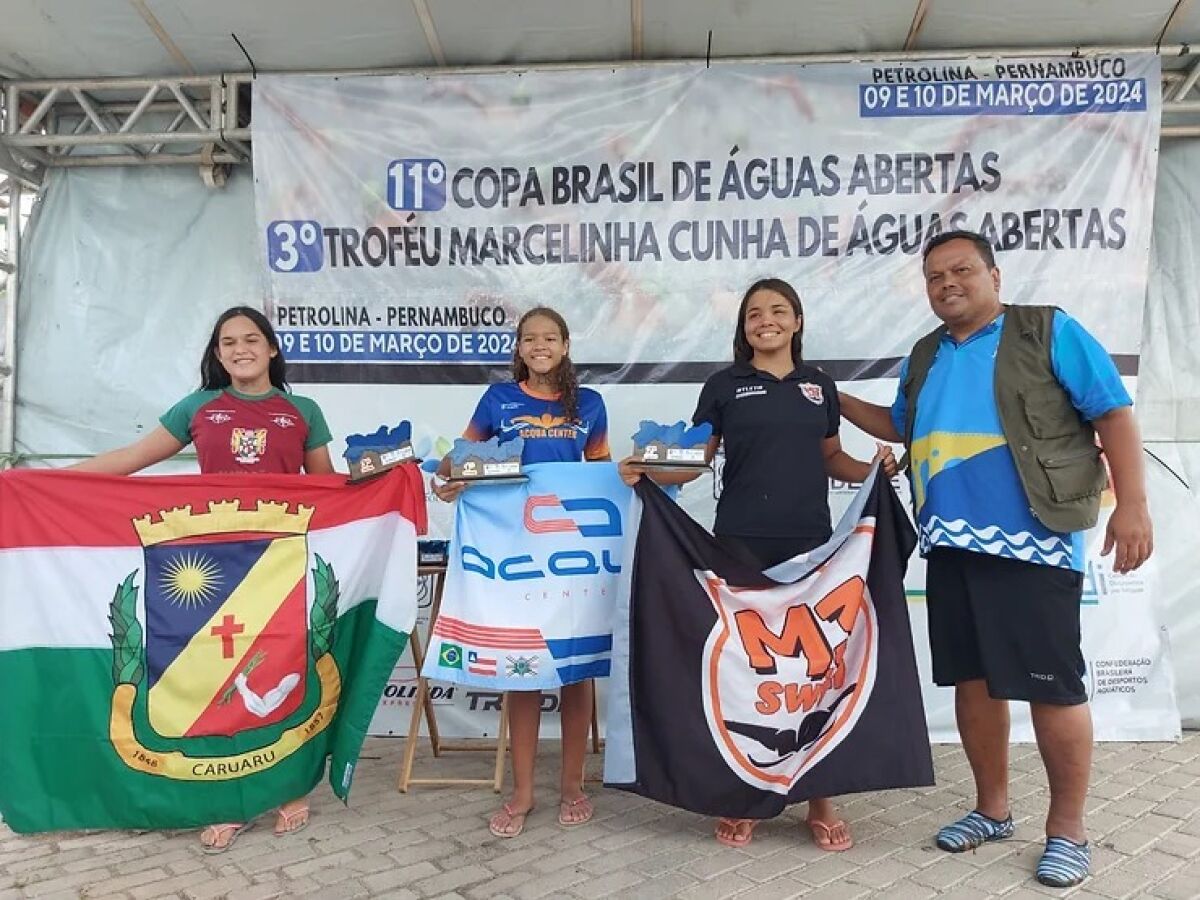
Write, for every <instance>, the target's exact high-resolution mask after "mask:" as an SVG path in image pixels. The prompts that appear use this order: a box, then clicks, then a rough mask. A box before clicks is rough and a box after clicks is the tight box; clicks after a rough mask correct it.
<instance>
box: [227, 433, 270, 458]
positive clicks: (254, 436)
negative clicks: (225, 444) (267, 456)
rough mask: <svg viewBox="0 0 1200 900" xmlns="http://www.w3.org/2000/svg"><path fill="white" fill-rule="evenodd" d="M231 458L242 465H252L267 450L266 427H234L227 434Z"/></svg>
mask: <svg viewBox="0 0 1200 900" xmlns="http://www.w3.org/2000/svg"><path fill="white" fill-rule="evenodd" d="M229 449H230V450H232V451H233V458H234V459H236V460H237V461H238V462H240V463H242V464H243V465H247V466H250V465H253V464H254V463H256V462H258V461H259V460H260V459H262V456H263V454H264V453H265V452H266V451H267V429H265V428H235V429H233V431H232V432H231V433H230V436H229Z"/></svg>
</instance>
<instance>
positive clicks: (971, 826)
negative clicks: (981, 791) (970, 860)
mask: <svg viewBox="0 0 1200 900" xmlns="http://www.w3.org/2000/svg"><path fill="white" fill-rule="evenodd" d="M1012 836H1013V820H1012V816H1009V817H1008V818H1006V819H1005V820H1004V821H999V820H998V819H993V818H992V817H991V816H985V815H984V814H983V813H981V812H979V811H978V810H972V811H971V812H969V813H967V814H966V815H965V816H963V817H962V818H961V819H959V820H958V821H957V822H952V823H950V824H949V825H947V826H946V827H945V828H943V829H941V830H940V831H939V832H938V833H937V845H938V849H939V850H945V851H946V852H947V853H963V852H964V851H967V850H974V849H976V848H977V847H982V846H983V845H984V844H986V843H988V842H989V841H1002V840H1004V839H1005V838H1010V837H1012Z"/></svg>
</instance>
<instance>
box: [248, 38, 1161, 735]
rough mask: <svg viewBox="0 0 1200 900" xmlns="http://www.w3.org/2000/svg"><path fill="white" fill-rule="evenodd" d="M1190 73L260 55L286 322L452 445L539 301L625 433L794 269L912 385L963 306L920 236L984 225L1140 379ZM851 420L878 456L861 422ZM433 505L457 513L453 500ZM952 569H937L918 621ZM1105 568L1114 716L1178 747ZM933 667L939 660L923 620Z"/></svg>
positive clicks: (298, 366)
mask: <svg viewBox="0 0 1200 900" xmlns="http://www.w3.org/2000/svg"><path fill="white" fill-rule="evenodd" d="M1160 76H1161V72H1160V65H1159V60H1158V59H1157V57H1155V56H1154V55H1153V54H1110V55H1103V56H1096V57H1088V58H1068V57H1064V58H1037V59H1025V58H986V57H976V58H972V59H947V60H941V61H923V62H902V61H896V62H888V63H876V64H848V63H840V64H829V65H806V66H798V65H782V64H762V65H743V64H736V65H727V64H723V63H722V64H716V65H714V66H713V67H711V68H702V67H699V66H695V65H689V64H680V65H665V66H654V67H645V68H638V67H622V68H618V69H617V70H615V71H610V70H594V69H588V70H574V71H570V70H566V71H561V70H560V71H542V72H524V73H520V74H518V73H496V74H482V75H472V74H461V73H458V74H449V75H444V76H442V75H435V76H426V75H420V76H400V75H398V76H389V77H363V78H326V77H305V76H260V77H259V78H258V79H257V80H256V81H255V85H254V90H255V96H254V99H255V112H254V114H255V141H254V153H255V174H256V184H255V189H256V211H257V218H258V233H259V235H260V248H259V259H260V261H261V265H262V267H263V268H262V272H263V275H264V278H265V280H266V283H267V284H268V285H269V291H268V297H269V298H270V299H269V300H268V302H267V306H268V313H269V314H270V316H271V318H272V321H274V322H275V323H276V325H277V327H278V328H279V330H280V334H281V336H282V340H283V342H284V349H285V354H286V355H287V356H288V358H289V360H290V362H291V363H292V364H293V367H294V368H293V372H294V374H295V375H296V376H297V379H298V380H300V381H303V382H306V383H308V384H309V385H310V387H309V388H308V390H309V391H310V393H312V394H314V395H315V396H316V397H317V398H318V399H320V398H321V397H329V398H330V403H332V402H333V401H335V400H336V403H337V404H338V407H339V409H341V410H342V412H340V413H339V415H344V416H346V417H347V420H353V416H354V415H355V413H356V412H358V411H361V412H362V414H363V415H364V416H365V417H366V418H367V419H368V420H370V421H376V420H377V415H376V414H374V413H373V412H372V410H374V408H375V405H376V404H378V403H380V402H386V403H388V404H389V405H391V406H392V407H394V408H399V409H404V410H406V413H405V414H406V415H408V416H410V417H411V418H412V420H413V422H414V430H413V440H414V446H415V448H416V450H417V453H418V454H419V455H422V456H424V457H425V458H427V459H434V458H440V457H441V456H442V455H443V454H444V453H445V452H446V450H448V449H449V446H450V440H451V439H452V438H453V437H455V436H457V435H459V434H461V433H462V430H463V427H464V426H465V423H466V421H467V419H468V417H469V416H470V414H471V410H472V409H473V406H474V403H475V401H476V400H477V399H478V395H479V391H480V389H481V388H480V385H482V384H484V383H486V382H487V381H488V380H494V378H495V377H496V375H497V369H499V368H503V367H504V366H505V365H506V363H507V361H508V360H509V359H510V358H511V352H512V342H513V334H512V330H513V327H514V325H515V322H516V320H517V318H518V317H519V315H520V314H521V312H523V311H524V310H526V309H528V308H529V307H531V306H533V305H535V304H538V303H546V304H549V305H551V306H554V307H556V308H557V309H558V310H559V311H561V312H562V313H563V314H564V316H565V317H566V320H567V322H568V323H569V324H570V326H571V330H572V346H571V353H572V357H573V358H574V359H575V360H576V362H577V363H579V364H580V368H581V372H582V373H583V377H584V382H585V383H588V384H592V385H598V386H599V387H600V389H601V391H602V393H603V394H604V397H605V401H606V404H607V406H608V409H609V421H610V431H611V433H612V434H613V435H615V436H620V435H627V434H632V433H633V432H634V431H635V430H636V428H637V423H638V422H639V421H640V420H642V419H656V420H659V419H664V418H670V419H672V420H673V419H676V418H684V417H687V416H690V414H691V411H692V410H693V409H694V408H695V404H696V399H697V395H698V393H699V383H700V382H701V381H703V379H704V378H706V377H707V376H708V375H709V374H711V373H712V372H713V371H714V370H716V369H717V368H719V367H721V366H723V365H726V364H728V363H729V362H730V361H731V351H730V344H731V339H732V335H733V331H734V318H735V314H736V310H737V306H738V303H739V301H740V298H741V294H742V292H743V291H744V289H745V288H746V287H747V286H748V285H749V284H750V283H752V282H753V281H754V280H756V279H758V278H760V277H762V276H765V275H774V276H779V277H782V278H785V279H787V280H788V281H790V282H791V283H792V284H793V285H794V286H795V287H796V288H797V289H798V290H799V292H800V295H801V297H802V299H803V302H804V312H805V316H804V319H805V334H804V350H805V354H806V357H807V358H808V360H809V361H810V362H813V363H815V364H817V365H820V366H821V367H822V368H823V369H824V370H825V371H826V372H828V373H829V374H830V375H831V376H832V377H834V378H835V379H836V380H838V381H839V382H842V384H841V387H843V388H844V389H848V390H850V391H851V392H853V393H857V394H859V395H861V396H864V397H866V398H867V399H871V400H873V401H875V402H890V401H891V398H892V397H893V396H894V394H895V378H894V376H895V373H896V372H897V371H898V368H899V363H900V360H901V359H902V358H903V357H904V356H905V355H906V354H907V353H908V351H909V349H910V348H911V347H912V344H913V342H914V341H915V340H916V339H917V338H918V337H920V336H921V335H922V334H924V333H925V332H927V331H928V330H929V329H931V328H932V327H933V326H934V325H936V324H937V322H936V319H935V318H934V317H933V315H932V313H931V312H930V310H929V306H928V301H927V299H926V297H925V291H924V283H923V279H922V276H921V266H920V260H919V253H920V249H921V247H922V245H923V243H924V241H925V240H926V239H927V238H928V237H929V236H930V235H932V234H934V233H938V232H940V231H943V230H945V229H947V228H958V227H966V228H973V229H978V230H980V231H981V232H982V233H983V234H985V235H986V236H987V237H988V238H989V239H990V240H991V241H992V243H993V246H994V247H995V248H996V250H997V262H998V265H999V267H1000V270H1001V276H1002V280H1001V285H1002V289H1001V293H1002V297H1003V299H1005V300H1006V301H1008V302H1014V303H1053V304H1057V305H1059V306H1061V307H1063V308H1064V309H1065V310H1066V311H1067V312H1069V313H1070V314H1071V315H1072V316H1074V317H1076V318H1077V319H1079V320H1080V321H1081V322H1082V323H1083V324H1084V325H1085V326H1086V327H1087V328H1088V330H1089V331H1091V332H1092V333H1093V334H1095V335H1096V336H1097V337H1098V338H1099V339H1100V341H1101V342H1102V343H1103V344H1104V345H1105V347H1106V348H1107V349H1108V350H1109V351H1110V353H1112V354H1113V355H1114V357H1115V360H1116V362H1117V365H1118V368H1119V369H1120V371H1121V373H1122V375H1123V376H1125V380H1126V385H1127V386H1128V387H1129V389H1130V391H1131V393H1136V375H1137V371H1138V354H1139V353H1140V348H1141V334H1142V309H1143V302H1144V298H1145V291H1146V277H1147V271H1148V264H1149V245H1150V237H1151V218H1152V212H1153V210H1152V205H1153V198H1154V192H1155V177H1156V173H1157V165H1156V160H1157V151H1158V138H1159V127H1160V115H1161V92H1160V89H1159V83H1160ZM1064 285H1066V286H1069V287H1068V288H1066V289H1064ZM847 381H853V383H852V384H847V383H846V382H847ZM435 383H436V384H438V385H439V387H438V389H437V390H438V394H437V397H436V401H435V400H431V399H430V393H429V391H430V386H431V385H432V384H435ZM351 384H370V385H371V386H372V389H371V392H370V393H369V394H364V395H363V397H364V398H366V397H369V398H370V399H369V400H368V399H361V400H360V399H357V397H356V395H355V392H353V391H351V390H347V389H346V388H344V387H343V385H351ZM372 416H374V418H372ZM843 442H844V443H845V445H846V446H847V448H848V449H849V451H850V452H852V453H857V454H858V455H859V456H860V458H870V456H871V454H872V453H873V452H874V442H873V441H870V440H866V439H864V438H863V436H862V435H860V434H859V433H857V432H856V431H855V429H853V428H850V427H848V426H847V427H846V428H845V429H843ZM628 450H629V446H628V445H626V446H625V447H622V446H621V445H620V442H619V441H614V443H613V452H614V454H615V455H616V456H618V457H620V456H623V455H625V453H626V452H628ZM841 490H842V491H843V492H844V488H842V489H841ZM718 491H719V484H714V483H712V482H709V481H708V480H707V479H704V480H703V481H701V482H697V483H696V484H694V485H690V486H689V487H688V488H687V489H686V490H685V491H684V492H683V495H682V497H681V500H680V502H681V504H682V505H683V507H684V508H685V509H686V510H687V511H688V512H689V513H691V515H692V516H693V517H695V518H696V519H697V520H698V521H700V522H701V523H703V524H708V525H711V523H712V521H713V512H714V505H715V498H716V494H717V493H718ZM837 491H838V487H837V486H835V494H836V493H837ZM845 501H846V497H844V496H843V497H841V498H839V497H837V496H835V498H834V502H835V504H838V503H844V502H845ZM840 508H841V507H840V506H836V505H835V510H837V509H840ZM433 515H434V523H433V529H434V531H435V532H436V533H437V534H439V535H440V536H448V535H449V534H450V529H451V525H450V511H449V509H448V508H444V507H440V506H438V507H435V511H434V513H433ZM1152 565H1153V564H1152ZM923 572H924V569H923V567H921V566H920V565H917V566H914V567H913V571H912V572H910V574H909V577H908V587H909V590H910V600H911V602H912V616H913V625H914V628H916V629H917V630H918V633H919V635H923V633H924V631H923V628H924V624H923V620H924V616H925V610H924V606H923V604H922V603H921V597H922V595H923V589H924V580H923ZM1092 572H1094V573H1095V574H1094V575H1093V574H1091V573H1092ZM1100 576H1104V577H1103V580H1104V582H1105V583H1107V584H1109V585H1112V586H1113V588H1114V590H1115V589H1121V590H1124V591H1125V593H1124V595H1123V599H1122V600H1121V602H1120V603H1116V602H1111V603H1107V604H1105V603H1103V602H1102V603H1101V604H1100V608H1099V609H1096V608H1094V607H1087V606H1085V609H1084V628H1085V635H1086V634H1088V633H1089V629H1090V633H1092V634H1096V635H1100V634H1105V635H1110V637H1109V638H1108V639H1106V643H1107V646H1106V647H1105V648H1104V649H1103V650H1100V649H1097V650H1096V651H1095V653H1096V656H1095V657H1094V660H1095V664H1094V665H1093V664H1092V663H1091V662H1089V665H1090V666H1091V669H1090V671H1094V672H1096V673H1099V672H1100V671H1102V670H1103V671H1106V672H1109V673H1111V674H1110V675H1109V678H1110V679H1111V678H1121V677H1128V678H1146V679H1147V681H1148V683H1147V684H1141V682H1133V683H1132V686H1133V687H1137V688H1138V689H1139V693H1138V694H1134V695H1126V697H1125V699H1129V698H1130V697H1133V698H1134V699H1136V700H1138V701H1139V702H1141V701H1145V702H1146V703H1147V704H1152V705H1153V709H1154V713H1153V714H1152V715H1151V716H1150V717H1149V718H1148V717H1146V716H1144V715H1140V714H1139V715H1137V716H1135V715H1132V714H1130V713H1128V712H1122V713H1120V714H1118V713H1116V712H1115V711H1114V712H1109V711H1108V710H1107V709H1101V707H1100V706H1098V707H1097V719H1096V722H1097V734H1098V735H1105V736H1107V737H1110V738H1114V739H1143V738H1146V737H1148V736H1151V735H1153V736H1155V737H1157V738H1158V739H1166V738H1169V737H1171V736H1173V735H1174V734H1175V733H1177V731H1178V726H1177V723H1176V724H1175V725H1170V724H1169V721H1170V719H1171V717H1172V715H1174V703H1173V702H1167V699H1166V698H1167V697H1168V696H1169V694H1170V691H1169V689H1167V687H1166V686H1165V685H1166V682H1165V681H1164V680H1163V679H1164V678H1166V677H1168V676H1167V675H1166V674H1165V672H1166V669H1167V662H1166V657H1165V652H1166V647H1165V639H1166V638H1165V632H1164V631H1163V630H1162V629H1161V626H1160V624H1159V623H1160V621H1161V620H1160V618H1159V616H1158V614H1157V612H1156V610H1155V609H1154V607H1153V604H1152V599H1153V593H1152V592H1151V591H1150V590H1149V589H1147V588H1146V587H1145V584H1146V582H1145V579H1144V578H1143V576H1125V577H1121V576H1115V577H1113V576H1111V573H1110V572H1108V570H1107V569H1106V567H1105V564H1104V563H1102V562H1099V561H1096V562H1095V564H1094V565H1093V566H1092V568H1091V569H1090V570H1089V583H1092V582H1094V583H1096V584H1100V582H1101V580H1100ZM1146 577H1150V576H1146ZM1089 620H1091V621H1092V623H1093V624H1091V625H1089ZM1129 624H1132V626H1134V627H1133V629H1132V630H1130V629H1128V628H1126V627H1125V626H1126V625H1129ZM1135 635H1136V636H1135ZM1093 645H1095V641H1094V640H1093V641H1092V643H1091V644H1089V639H1088V638H1086V637H1085V650H1086V649H1087V647H1089V646H1093ZM918 658H919V661H920V663H921V665H922V667H924V668H925V669H926V670H927V666H928V650H927V647H926V646H925V643H924V640H923V638H922V639H921V640H919V641H918ZM1122 662H1126V663H1128V662H1133V663H1137V665H1118V663H1122ZM1126 669H1129V670H1130V671H1129V672H1123V670H1126ZM1116 673H1123V674H1116ZM1147 673H1153V674H1152V675H1148V674H1147ZM408 677H411V673H409V675H405V674H403V673H399V672H398V673H397V676H396V678H397V690H398V691H399V690H400V687H399V685H400V684H402V683H403V684H408V682H405V681H404V679H405V678H408ZM1106 686H1107V687H1110V688H1111V687H1113V685H1112V684H1107V683H1106ZM1129 686H1130V685H1125V687H1126V688H1128V687H1129ZM1151 688H1152V689H1151ZM1096 690H1097V694H1096V696H1097V697H1098V698H1100V697H1107V699H1106V700H1105V703H1110V702H1113V701H1115V700H1116V699H1117V698H1115V697H1113V696H1112V695H1111V694H1102V693H1100V685H1099V684H1097V687H1096ZM926 699H927V704H928V705H927V710H928V713H929V718H930V723H931V725H932V726H933V729H934V734H935V735H936V736H938V737H939V738H941V739H952V738H953V736H954V735H955V729H954V723H953V715H952V703H951V701H950V699H949V692H945V691H940V692H939V691H934V690H933V689H932V688H929V689H928V690H927V694H926ZM397 702H403V701H397ZM445 703H446V721H447V722H449V723H451V724H450V726H449V727H450V728H452V729H455V730H460V731H461V732H462V733H464V734H477V733H481V732H483V731H486V730H488V729H489V728H493V727H494V726H493V723H494V718H495V713H494V711H491V710H490V709H489V708H488V705H489V703H490V701H489V700H488V699H487V698H484V697H479V696H476V697H474V698H472V699H467V698H466V697H465V695H461V694H457V693H456V694H455V696H454V699H453V700H446V701H445ZM1148 708H1149V707H1148ZM1017 715H1018V719H1019V716H1020V713H1019V712H1018V713H1017ZM381 721H382V720H381ZM1151 721H1153V723H1154V724H1153V725H1150V724H1149V723H1150V722H1151ZM1135 722H1139V723H1141V724H1138V725H1137V726H1136V727H1135V726H1134V723H1135ZM1022 728H1023V726H1021V725H1018V728H1017V731H1016V732H1015V733H1017V734H1020V735H1023V736H1024V737H1026V738H1027V737H1028V734H1029V732H1028V731H1027V730H1022ZM493 733H494V732H493Z"/></svg>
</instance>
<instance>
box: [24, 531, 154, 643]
mask: <svg viewBox="0 0 1200 900" xmlns="http://www.w3.org/2000/svg"><path fill="white" fill-rule="evenodd" d="M142 566H143V561H142V551H141V550H140V549H139V548H137V547H37V548H32V549H29V548H21V549H13V550H0V651H4V650H20V649H23V648H25V647H67V648H72V649H74V648H85V647H111V646H112V641H111V639H110V637H109V635H110V634H111V632H112V626H111V625H109V622H108V607H109V604H110V603H112V598H113V594H114V593H115V592H116V590H117V586H118V585H120V584H121V582H122V581H124V580H125V578H126V576H128V575H129V573H130V572H133V571H135V570H136V571H138V572H139V576H138V578H137V579H136V581H137V583H138V584H139V586H140V584H141V575H140V571H141V569H142ZM71 587H76V588H77V590H70V588H71ZM141 600H142V597H141V592H140V591H139V593H138V608H139V614H140V610H141ZM143 621H144V620H143Z"/></svg>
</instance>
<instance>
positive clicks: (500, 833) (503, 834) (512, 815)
mask: <svg viewBox="0 0 1200 900" xmlns="http://www.w3.org/2000/svg"><path fill="white" fill-rule="evenodd" d="M531 812H533V807H532V806H531V807H529V809H527V810H525V812H517V811H516V810H515V809H513V808H512V807H511V806H510V805H509V804H507V803H505V804H504V806H503V807H501V809H500V812H498V813H495V814H494V815H493V816H492V817H491V819H489V820H488V831H490V832H491V833H492V834H494V835H495V836H496V837H498V838H515V837H516V836H517V835H519V834H520V833H521V832H522V831H524V830H525V820H526V819H527V818H528V817H529V814H530V813H531ZM501 813H503V814H504V815H506V816H508V824H509V825H510V826H512V825H513V823H514V822H516V820H517V819H520V820H521V822H520V824H519V825H517V826H516V827H515V828H513V830H512V831H504V830H503V827H502V826H500V825H498V824H497V822H496V820H497V819H499V818H500V815H501Z"/></svg>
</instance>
